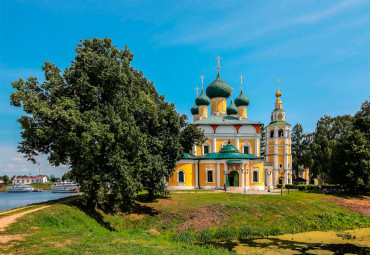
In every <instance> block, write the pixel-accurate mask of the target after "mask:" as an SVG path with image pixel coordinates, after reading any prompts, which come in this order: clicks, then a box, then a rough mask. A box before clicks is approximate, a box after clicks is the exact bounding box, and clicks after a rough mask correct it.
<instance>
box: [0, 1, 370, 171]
mask: <svg viewBox="0 0 370 255" xmlns="http://www.w3.org/2000/svg"><path fill="white" fill-rule="evenodd" d="M369 13H370V2H369V1H356V0H351V1H338V0H336V1H329V0H326V1H312V0H310V1H308V0H307V1H304V0H302V1H232V0H230V1H215V0H213V1H170V0H168V1H145V0H141V1H77V0H73V1H72V0H71V1H68V0H64V1H57V0H53V1H37V0H36V1H35V0H34V1H15V0H1V1H0V38H1V39H0V50H1V51H0V175H3V174H7V175H14V174H28V173H32V174H36V173H37V172H36V169H37V168H38V166H37V165H33V164H31V163H29V162H25V161H24V159H23V158H22V155H20V154H18V153H17V152H16V150H17V149H16V147H17V143H18V142H19V141H20V140H21V138H20V129H19V124H18V123H17V122H16V120H17V119H18V118H19V117H20V116H21V114H22V112H21V111H20V110H19V109H16V108H15V107H12V106H10V104H9V95H10V93H11V92H12V88H11V85H10V82H11V81H14V80H17V79H18V78H27V77H29V76H35V77H38V78H39V79H40V80H42V79H43V73H42V71H41V65H42V64H43V62H44V61H49V62H53V63H55V64H56V65H57V66H59V67H60V68H61V69H64V68H65V67H67V66H68V65H69V64H70V61H71V60H73V58H74V56H75V51H74V49H75V48H76V43H78V42H79V40H80V39H84V38H89V39H91V38H93V37H99V38H103V37H109V38H112V39H113V42H114V44H116V45H117V46H118V47H119V48H123V47H124V46H125V45H128V46H129V48H130V50H131V51H132V52H133V53H134V54H135V59H134V61H133V65H134V66H135V68H137V69H141V70H143V72H144V75H145V76H146V77H147V78H148V79H149V80H152V81H153V82H154V84H155V86H156V88H157V90H158V91H159V93H161V94H164V95H165V96H166V99H167V100H168V101H170V102H174V103H175V104H176V108H177V110H178V111H179V112H180V113H186V114H189V115H190V108H191V107H192V106H193V105H194V99H195V94H196V92H195V90H194V88H195V87H197V86H200V78H199V77H200V76H201V75H204V76H205V77H206V78H205V80H204V81H205V85H208V84H209V83H210V82H212V81H213V79H214V78H215V77H216V74H217V61H216V60H215V57H217V56H221V57H222V58H223V59H222V61H221V77H222V78H223V79H224V80H225V81H226V82H228V83H229V84H230V85H231V86H232V87H234V88H235V90H234V91H235V94H239V92H240V85H239V84H240V81H239V79H238V77H239V76H240V75H243V76H245V77H246V78H245V80H244V84H245V89H244V91H245V92H246V94H247V96H248V97H249V98H250V101H251V103H250V105H249V108H248V117H249V118H250V119H252V120H256V121H261V122H263V123H265V124H267V123H268V122H269V120H270V113H271V111H272V110H273V108H274V102H275V97H274V93H275V92H276V88H277V81H276V80H277V78H278V77H280V79H281V82H280V84H281V91H282V93H283V96H282V100H283V106H284V109H285V110H286V112H287V120H288V122H290V123H291V124H292V125H294V124H295V123H301V124H302V125H303V128H304V130H305V131H313V130H314V129H315V125H316V121H317V120H318V119H319V118H320V117H321V116H323V115H324V114H326V115H332V116H334V115H340V114H354V113H355V112H356V111H358V110H359V108H360V106H361V103H362V102H363V101H365V100H366V99H368V98H369V96H370V15H369ZM190 117H191V116H190ZM45 158H46V157H45V156H43V157H40V158H39V161H40V163H41V173H44V174H55V175H57V176H61V175H62V174H63V173H64V172H65V171H67V169H68V167H65V166H64V167H58V168H55V167H52V166H50V165H49V164H48V163H47V161H46V159H45Z"/></svg>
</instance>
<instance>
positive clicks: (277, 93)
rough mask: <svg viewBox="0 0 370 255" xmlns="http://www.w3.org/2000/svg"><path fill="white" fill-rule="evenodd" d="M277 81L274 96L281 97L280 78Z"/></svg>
mask: <svg viewBox="0 0 370 255" xmlns="http://www.w3.org/2000/svg"><path fill="white" fill-rule="evenodd" d="M277 80H278V91H277V92H276V94H275V96H276V97H281V95H282V93H281V92H280V78H278V79H277Z"/></svg>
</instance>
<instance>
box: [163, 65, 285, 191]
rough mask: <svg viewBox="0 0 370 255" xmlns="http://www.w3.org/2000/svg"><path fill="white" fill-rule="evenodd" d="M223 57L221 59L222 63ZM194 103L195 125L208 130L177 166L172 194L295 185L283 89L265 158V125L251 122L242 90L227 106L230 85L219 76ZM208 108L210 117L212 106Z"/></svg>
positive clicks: (170, 183)
mask: <svg viewBox="0 0 370 255" xmlns="http://www.w3.org/2000/svg"><path fill="white" fill-rule="evenodd" d="M219 59H220V58H218V60H219ZM201 78H202V91H201V93H200V95H198V96H197V98H196V99H195V105H194V106H193V107H192V108H191V113H192V115H193V117H194V122H193V125H196V126H197V127H198V128H200V129H202V130H203V131H204V134H205V136H206V138H207V140H206V142H205V143H204V144H203V145H202V146H200V147H197V146H194V147H193V150H192V154H188V153H185V154H184V157H183V158H182V159H181V160H180V161H178V162H177V165H176V168H175V171H174V173H173V175H172V176H171V177H170V178H169V180H168V184H167V186H168V189H169V190H183V189H198V188H199V189H225V188H226V189H231V187H232V189H239V190H245V191H247V190H264V189H267V188H273V187H275V186H276V185H277V184H279V183H280V184H291V183H292V156H291V138H290V132H291V126H290V124H288V123H287V122H286V120H285V119H286V114H285V111H284V109H283V105H282V101H281V98H280V97H281V96H282V93H281V92H280V90H279V88H278V91H277V92H276V94H275V95H276V97H277V99H276V102H275V109H274V111H273V112H272V113H271V123H270V124H269V125H267V126H266V128H265V137H266V139H265V141H266V142H265V155H264V156H261V154H260V150H261V148H260V146H261V131H262V130H261V129H262V128H263V124H262V123H261V122H258V121H253V120H250V119H249V118H248V106H249V103H250V100H249V98H248V97H247V96H246V95H245V94H244V92H243V78H244V77H242V76H241V77H239V78H240V79H241V91H240V95H239V96H238V97H237V98H236V99H235V101H234V102H233V100H232V99H231V100H230V103H229V104H228V106H227V101H228V99H229V97H230V96H231V94H232V88H231V86H230V85H229V84H228V83H226V82H225V81H223V80H222V79H221V77H220V65H218V74H217V77H216V79H215V80H214V81H213V82H212V83H211V84H209V85H208V86H207V88H206V90H205V92H204V90H203V76H202V77H201ZM209 106H210V114H208V108H209Z"/></svg>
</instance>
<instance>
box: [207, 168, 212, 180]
mask: <svg viewBox="0 0 370 255" xmlns="http://www.w3.org/2000/svg"><path fill="white" fill-rule="evenodd" d="M207 182H213V171H211V170H208V171H207Z"/></svg>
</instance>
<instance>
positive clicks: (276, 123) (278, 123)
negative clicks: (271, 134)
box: [267, 120, 290, 127]
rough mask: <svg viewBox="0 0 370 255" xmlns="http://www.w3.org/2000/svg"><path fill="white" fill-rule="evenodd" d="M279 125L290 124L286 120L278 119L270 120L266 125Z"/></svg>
mask: <svg viewBox="0 0 370 255" xmlns="http://www.w3.org/2000/svg"><path fill="white" fill-rule="evenodd" d="M280 125H288V126H290V124H289V123H288V122H286V121H282V120H278V121H273V122H271V123H270V124H269V125H268V126H267V127H271V126H280Z"/></svg>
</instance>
